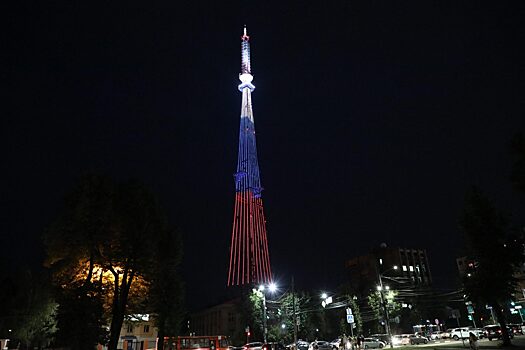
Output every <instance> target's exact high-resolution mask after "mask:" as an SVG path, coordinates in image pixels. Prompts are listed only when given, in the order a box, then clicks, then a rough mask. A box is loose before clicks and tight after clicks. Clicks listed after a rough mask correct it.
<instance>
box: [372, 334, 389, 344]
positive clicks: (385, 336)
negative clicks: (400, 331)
mask: <svg viewBox="0 0 525 350" xmlns="http://www.w3.org/2000/svg"><path fill="white" fill-rule="evenodd" d="M370 338H375V339H379V340H381V341H382V342H383V343H385V344H389V343H390V341H389V340H390V336H389V335H388V334H371V335H370Z"/></svg>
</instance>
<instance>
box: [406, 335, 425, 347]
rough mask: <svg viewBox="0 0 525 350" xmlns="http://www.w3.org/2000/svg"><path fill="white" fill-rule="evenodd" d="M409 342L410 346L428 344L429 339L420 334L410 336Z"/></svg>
mask: <svg viewBox="0 0 525 350" xmlns="http://www.w3.org/2000/svg"><path fill="white" fill-rule="evenodd" d="M408 342H409V344H410V345H417V344H427V343H428V338H427V337H422V336H420V335H418V334H410V336H409V337H408Z"/></svg>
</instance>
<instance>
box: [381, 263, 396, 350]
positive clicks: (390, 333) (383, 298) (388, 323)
mask: <svg viewBox="0 0 525 350" xmlns="http://www.w3.org/2000/svg"><path fill="white" fill-rule="evenodd" d="M382 264H383V261H382V260H381V259H379V265H382ZM390 270H397V265H394V266H393V267H392V268H390V269H388V270H386V271H383V273H384V272H388V271H390ZM377 274H378V275H379V285H378V286H377V290H378V291H379V295H380V297H381V306H382V307H383V314H384V317H385V328H386V333H387V334H388V342H389V344H390V348H393V347H394V345H393V344H392V331H391V330H390V319H389V317H388V307H387V305H386V302H385V295H384V291H385V290H390V287H389V286H383V275H382V273H381V271H379V269H378V270H377Z"/></svg>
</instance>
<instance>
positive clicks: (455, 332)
mask: <svg viewBox="0 0 525 350" xmlns="http://www.w3.org/2000/svg"><path fill="white" fill-rule="evenodd" d="M469 332H470V330H469V328H468V327H460V328H454V329H452V330H451V331H450V338H452V339H454V340H459V339H467V338H468V334H469Z"/></svg>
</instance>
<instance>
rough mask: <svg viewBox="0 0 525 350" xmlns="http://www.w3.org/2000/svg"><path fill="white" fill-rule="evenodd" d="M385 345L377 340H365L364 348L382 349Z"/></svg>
mask: <svg viewBox="0 0 525 350" xmlns="http://www.w3.org/2000/svg"><path fill="white" fill-rule="evenodd" d="M385 345H386V344H385V343H383V342H382V341H381V340H379V339H377V338H365V341H364V342H363V347H364V348H365V349H382V348H384V347H385Z"/></svg>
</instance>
